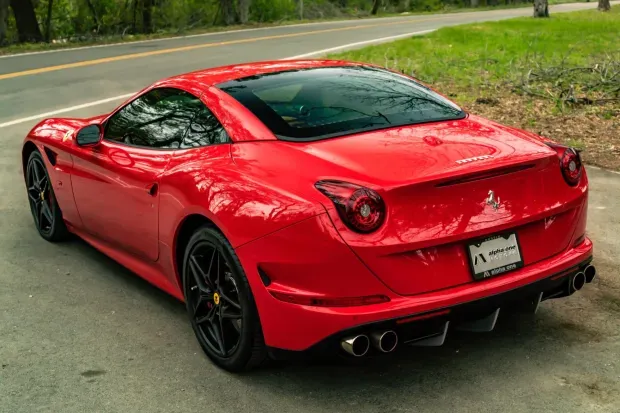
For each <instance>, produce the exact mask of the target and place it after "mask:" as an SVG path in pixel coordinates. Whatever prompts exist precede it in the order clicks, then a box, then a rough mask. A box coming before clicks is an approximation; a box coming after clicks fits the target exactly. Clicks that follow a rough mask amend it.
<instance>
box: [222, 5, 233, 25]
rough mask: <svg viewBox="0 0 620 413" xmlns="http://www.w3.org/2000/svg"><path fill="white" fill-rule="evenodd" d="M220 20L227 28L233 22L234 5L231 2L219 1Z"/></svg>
mask: <svg viewBox="0 0 620 413" xmlns="http://www.w3.org/2000/svg"><path fill="white" fill-rule="evenodd" d="M220 7H221V8H222V19H223V20H224V24H225V25H227V26H229V25H231V24H233V23H234V22H235V5H234V3H233V0H221V2H220Z"/></svg>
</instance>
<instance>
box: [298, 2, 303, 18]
mask: <svg viewBox="0 0 620 413" xmlns="http://www.w3.org/2000/svg"><path fill="white" fill-rule="evenodd" d="M297 2H298V3H299V20H303V19H304V0H297Z"/></svg>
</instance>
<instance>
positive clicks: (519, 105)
mask: <svg viewBox="0 0 620 413" xmlns="http://www.w3.org/2000/svg"><path fill="white" fill-rule="evenodd" d="M441 89H443V88H440V90H441ZM444 90H450V89H447V88H446V89H444ZM464 106H465V108H466V109H467V110H468V111H469V112H471V113H475V114H478V115H481V116H484V117H486V118H489V119H492V120H494V121H497V122H500V123H503V124H506V125H510V126H515V127H518V128H520V129H525V130H528V131H531V132H534V133H536V134H538V135H541V136H545V137H547V138H550V139H553V140H555V141H558V142H562V143H565V144H568V145H571V146H575V147H577V148H578V149H582V150H583V152H582V157H583V159H584V161H585V162H587V163H589V164H591V165H597V166H601V167H603V168H608V169H614V170H620V105H619V104H609V105H603V106H596V107H590V106H584V107H581V108H574V109H572V110H571V111H570V113H568V112H567V113H562V112H560V111H559V110H558V108H556V107H555V106H554V105H553V104H552V103H550V102H549V101H547V100H544V99H537V98H532V97H526V96H521V95H518V94H514V93H510V92H504V93H499V94H497V95H495V96H493V97H479V98H477V99H476V100H475V101H474V102H473V103H471V104H469V105H467V104H466V105H464Z"/></svg>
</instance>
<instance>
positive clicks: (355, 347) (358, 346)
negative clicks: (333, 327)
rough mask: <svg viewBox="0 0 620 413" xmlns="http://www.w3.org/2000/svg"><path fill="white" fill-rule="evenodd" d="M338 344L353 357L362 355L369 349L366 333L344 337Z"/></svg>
mask: <svg viewBox="0 0 620 413" xmlns="http://www.w3.org/2000/svg"><path fill="white" fill-rule="evenodd" d="M340 346H341V347H342V349H343V350H344V351H346V352H347V353H349V354H350V355H352V356H353V357H363V356H365V355H366V353H368V350H369V349H370V340H369V339H368V336H367V335H365V334H360V335H358V336H353V337H348V338H345V339H344V340H342V341H341V342H340Z"/></svg>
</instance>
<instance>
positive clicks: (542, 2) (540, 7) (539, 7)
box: [534, 0, 549, 17]
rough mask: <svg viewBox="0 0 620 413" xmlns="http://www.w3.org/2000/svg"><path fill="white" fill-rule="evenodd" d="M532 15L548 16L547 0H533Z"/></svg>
mask: <svg viewBox="0 0 620 413" xmlns="http://www.w3.org/2000/svg"><path fill="white" fill-rule="evenodd" d="M534 17H549V0H534Z"/></svg>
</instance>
